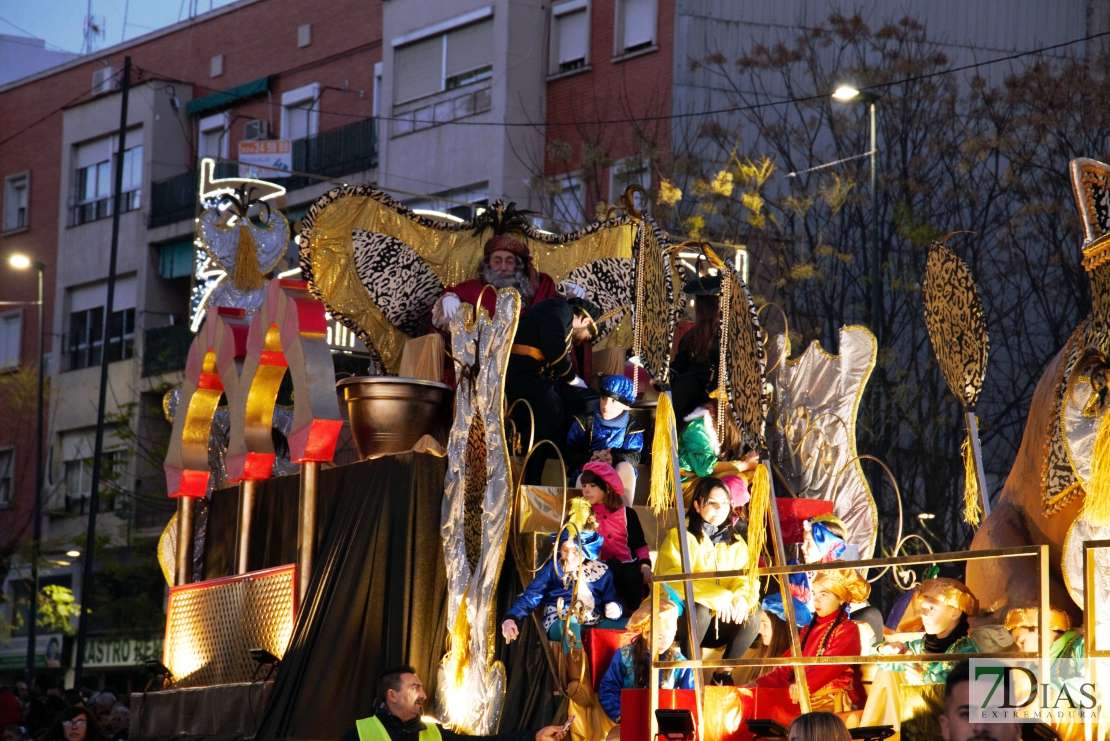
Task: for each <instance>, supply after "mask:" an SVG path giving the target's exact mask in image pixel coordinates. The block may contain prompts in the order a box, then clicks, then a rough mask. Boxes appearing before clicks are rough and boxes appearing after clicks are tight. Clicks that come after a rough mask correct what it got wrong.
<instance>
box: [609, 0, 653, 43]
mask: <svg viewBox="0 0 1110 741" xmlns="http://www.w3.org/2000/svg"><path fill="white" fill-rule="evenodd" d="M656 2H657V0H617V23H616V33H617V39H616V42H617V43H616V49H615V52H616V54H617V56H620V55H622V54H632V53H634V52H638V51H643V50H645V49H650V48H651V47H652V46H654V45H655V12H656Z"/></svg>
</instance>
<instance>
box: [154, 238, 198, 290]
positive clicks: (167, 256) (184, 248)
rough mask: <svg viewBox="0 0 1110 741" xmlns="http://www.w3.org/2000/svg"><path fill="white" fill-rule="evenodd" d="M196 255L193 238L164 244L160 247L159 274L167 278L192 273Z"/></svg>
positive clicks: (180, 276)
mask: <svg viewBox="0 0 1110 741" xmlns="http://www.w3.org/2000/svg"><path fill="white" fill-rule="evenodd" d="M195 255H196V247H194V246H193V240H192V239H187V240H185V241H183V242H178V243H177V244H165V245H162V246H161V247H159V248H158V275H160V276H162V277H163V278H165V279H167V280H172V279H174V278H184V277H186V276H189V275H192V274H193V260H194V257H195Z"/></svg>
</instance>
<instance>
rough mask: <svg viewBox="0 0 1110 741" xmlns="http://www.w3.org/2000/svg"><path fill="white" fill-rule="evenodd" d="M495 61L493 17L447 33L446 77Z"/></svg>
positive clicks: (488, 64) (486, 65) (470, 70)
mask: <svg viewBox="0 0 1110 741" xmlns="http://www.w3.org/2000/svg"><path fill="white" fill-rule="evenodd" d="M492 63H493V19H492V18H490V19H488V20H485V21H482V22H481V23H472V24H471V25H469V26H464V27H462V28H459V29H456V30H454V31H450V32H448V34H447V65H446V69H445V71H446V74H445V75H444V77H448V78H450V77H454V76H455V75H461V74H462V73H464V72H473V71H474V70H476V69H481V68H482V67H488V66H490V65H491V64H492Z"/></svg>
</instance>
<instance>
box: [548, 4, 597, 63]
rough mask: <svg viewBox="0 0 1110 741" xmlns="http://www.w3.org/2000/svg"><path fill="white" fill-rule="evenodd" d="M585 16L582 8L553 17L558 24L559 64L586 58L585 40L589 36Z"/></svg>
mask: <svg viewBox="0 0 1110 741" xmlns="http://www.w3.org/2000/svg"><path fill="white" fill-rule="evenodd" d="M587 18H588V16H587V13H586V10H585V8H583V9H582V10H577V11H575V12H573V13H567V14H565V15H561V16H558V17H557V18H556V19H555V21H556V23H558V24H559V64H566V63H567V62H575V61H577V60H579V59H585V58H586V42H587V39H588V38H589V24H588V22H587Z"/></svg>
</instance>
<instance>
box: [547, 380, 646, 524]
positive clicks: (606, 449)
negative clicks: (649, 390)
mask: <svg viewBox="0 0 1110 741" xmlns="http://www.w3.org/2000/svg"><path fill="white" fill-rule="evenodd" d="M635 402H636V394H635V392H634V390H633V386H632V379H630V378H628V377H627V376H606V377H605V378H603V379H602V380H601V399H600V400H599V401H598V410H597V412H589V413H588V414H583V415H580V416H576V417H574V418H573V419H572V420H571V423H570V430H569V431H568V432H567V446H566V456H567V459H566V463H567V470H568V472H569V476H568V478H569V480H570V481H572V482H573V481H574V480H575V479H577V478H578V475H579V474H580V473H581V472H582V466H583V465H584V464H586V463H588V462H589V461H601V462H603V463H608V464H609V465H611V466H612V467H613V468H614V469H616V471H617V475H619V476H620V477H621V480H622V481H623V482H624V490H625V496H624V499H625V504H627V505H631V504H632V496H633V494H634V493H635V489H636V464H637V463H639V462H640V454H641V453H642V452H643V449H644V429H643V428H642V427H641V426H640V425H639V424H638V423H637V422H636V420H634V419H632V417H631V415H630V414H629V412H628V410H629V409H630V408H631V407H632V405H633V404H634V403H635Z"/></svg>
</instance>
